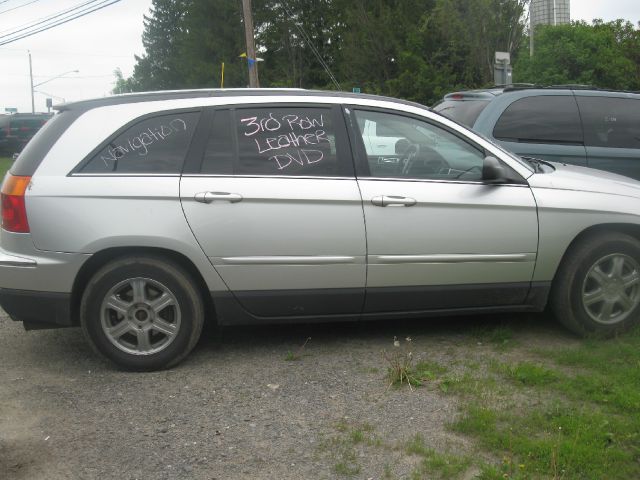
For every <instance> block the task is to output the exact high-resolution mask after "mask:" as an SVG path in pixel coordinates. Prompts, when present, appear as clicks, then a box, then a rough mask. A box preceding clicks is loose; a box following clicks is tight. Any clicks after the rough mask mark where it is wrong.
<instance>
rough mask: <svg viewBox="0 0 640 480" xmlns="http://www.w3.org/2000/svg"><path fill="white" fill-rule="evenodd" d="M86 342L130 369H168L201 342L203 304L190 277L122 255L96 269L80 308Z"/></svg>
mask: <svg viewBox="0 0 640 480" xmlns="http://www.w3.org/2000/svg"><path fill="white" fill-rule="evenodd" d="M80 320H81V324H82V329H83V331H84V333H85V336H86V337H87V339H88V340H89V341H90V342H91V344H92V345H93V346H94V348H95V349H96V350H97V351H98V352H100V353H101V354H102V355H104V356H106V357H107V358H108V359H110V360H111V361H113V362H114V363H116V364H117V365H119V366H120V367H123V368H126V369H130V370H156V369H161V368H166V367H170V366H172V365H175V364H177V363H178V362H180V361H181V360H182V359H183V358H185V357H186V356H187V355H188V354H189V352H190V351H191V350H192V349H193V347H194V346H195V345H196V343H197V341H198V339H199V338H200V333H201V331H202V325H203V322H204V306H203V302H202V299H201V297H200V294H199V293H198V290H197V288H196V286H195V283H194V281H193V279H192V278H191V276H190V275H189V274H188V273H187V272H186V271H185V270H184V269H183V268H182V267H181V266H180V265H178V264H176V263H174V262H171V261H169V260H166V259H163V258H160V257H154V256H136V257H126V258H121V259H118V260H115V261H113V262H111V263H109V264H107V265H105V266H104V267H103V268H101V269H100V270H99V271H98V272H96V274H95V275H94V276H93V277H92V278H91V281H90V282H89V284H88V285H87V287H86V289H85V292H84V295H83V297H82V302H81V306H80Z"/></svg>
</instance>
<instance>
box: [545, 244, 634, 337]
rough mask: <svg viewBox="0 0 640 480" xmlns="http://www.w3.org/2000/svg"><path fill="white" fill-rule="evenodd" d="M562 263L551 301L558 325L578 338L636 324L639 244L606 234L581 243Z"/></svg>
mask: <svg viewBox="0 0 640 480" xmlns="http://www.w3.org/2000/svg"><path fill="white" fill-rule="evenodd" d="M568 255H569V256H568V257H567V258H566V259H565V260H564V261H563V263H562V265H561V267H560V269H559V271H558V274H557V275H556V279H555V280H554V286H553V291H552V296H551V307H552V308H553V310H554V313H555V315H556V317H557V318H558V320H560V322H562V323H563V324H564V325H565V326H566V327H568V328H569V329H570V330H572V331H574V332H576V333H579V334H589V333H593V334H600V335H605V336H610V335H614V334H615V333H617V332H622V331H625V330H628V329H629V328H630V327H632V326H633V325H636V324H637V323H638V321H639V319H640V242H638V240H636V239H635V238H633V237H631V236H629V235H625V234H621V233H608V234H599V235H594V236H591V237H587V238H585V239H583V240H581V241H580V242H579V243H578V244H577V245H575V247H574V248H573V249H572V251H571V252H569V254H568Z"/></svg>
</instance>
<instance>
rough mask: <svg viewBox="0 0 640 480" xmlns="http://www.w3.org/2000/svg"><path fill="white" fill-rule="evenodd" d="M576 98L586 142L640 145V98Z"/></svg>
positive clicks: (593, 143)
mask: <svg viewBox="0 0 640 480" xmlns="http://www.w3.org/2000/svg"><path fill="white" fill-rule="evenodd" d="M577 99H578V106H579V107H580V113H581V114H582V124H583V126H584V138H585V143H586V144H587V145H589V146H593V147H611V148H640V100H633V99H628V98H607V97H577Z"/></svg>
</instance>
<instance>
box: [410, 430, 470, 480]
mask: <svg viewBox="0 0 640 480" xmlns="http://www.w3.org/2000/svg"><path fill="white" fill-rule="evenodd" d="M406 452H407V454H409V455H418V456H420V457H422V460H421V461H420V464H419V465H418V466H417V467H416V468H415V469H414V470H413V471H412V472H411V480H422V479H427V478H438V479H455V478H460V477H461V476H462V474H463V473H465V472H466V471H467V470H468V469H469V466H470V465H471V460H470V459H468V458H466V457H461V456H457V455H450V454H443V453H439V452H437V451H435V450H434V449H432V448H429V447H427V446H426V445H425V442H424V438H423V437H422V435H420V434H416V435H415V436H414V437H413V438H412V439H411V440H410V441H409V442H407V445H406Z"/></svg>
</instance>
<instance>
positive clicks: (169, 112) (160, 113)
mask: <svg viewBox="0 0 640 480" xmlns="http://www.w3.org/2000/svg"><path fill="white" fill-rule="evenodd" d="M203 110H204V107H195V108H194V107H187V108H173V109H169V110H159V111H156V112H150V113H147V114H144V115H140V116H139V117H136V118H134V119H133V120H130V121H129V122H127V123H125V124H124V125H122V126H121V127H120V128H118V129H117V130H116V131H114V132H113V133H111V134H110V135H109V136H108V137H107V138H106V139H105V140H104V141H102V142H100V143H99V144H98V146H97V147H95V148H94V149H92V150H91V151H90V152H89V153H88V154H87V155H86V156H85V157H84V158H83V159H82V160H80V162H78V163H77V164H76V166H75V167H74V168H73V169H72V170H71V171H70V172H69V173H68V174H67V177H72V176H73V177H95V176H107V177H179V176H180V175H182V171H184V168H185V164H186V163H187V159H188V158H189V154H190V152H191V150H192V147H193V144H194V141H195V139H196V135H197V134H198V131H199V129H200V125H201V124H202V123H203ZM182 113H198V114H199V115H200V116H199V117H198V119H197V122H196V126H195V128H194V130H193V134H192V135H191V140H190V142H189V145H188V146H187V150H186V152H185V155H184V159H183V161H182V166H181V168H180V171H178V172H176V173H149V172H147V173H144V172H126V173H118V172H88V173H85V172H83V171H82V170H83V169H84V167H86V166H87V164H88V163H89V162H91V161H92V160H93V159H94V157H95V156H96V155H97V154H98V153H100V152H101V151H102V150H103V149H104V148H105V147H107V146H108V145H109V144H110V143H112V142H113V141H114V140H115V139H116V138H118V137H119V136H120V135H122V134H123V133H125V132H126V131H127V130H129V129H130V128H131V127H133V126H135V125H136V124H138V123H141V122H144V121H146V120H148V119H150V118H154V117H162V116H166V115H173V114H182Z"/></svg>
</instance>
